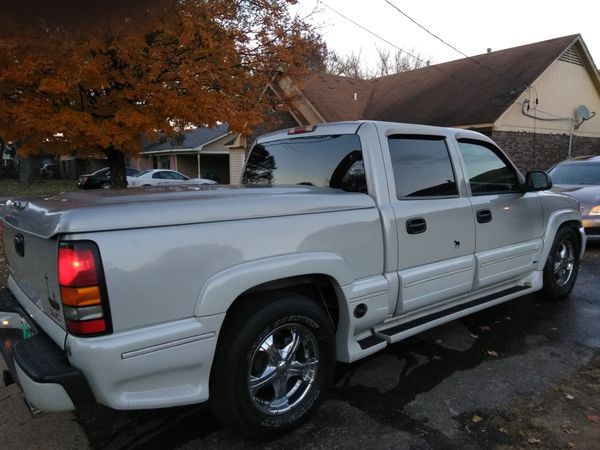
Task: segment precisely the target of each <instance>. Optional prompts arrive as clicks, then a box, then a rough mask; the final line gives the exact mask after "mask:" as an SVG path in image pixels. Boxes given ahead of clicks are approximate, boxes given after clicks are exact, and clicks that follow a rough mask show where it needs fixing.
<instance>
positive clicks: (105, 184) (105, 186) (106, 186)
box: [100, 181, 110, 189]
mask: <svg viewBox="0 0 600 450" xmlns="http://www.w3.org/2000/svg"><path fill="white" fill-rule="evenodd" d="M100 187H101V188H102V189H110V181H105V182H103V183H102V184H101V185H100Z"/></svg>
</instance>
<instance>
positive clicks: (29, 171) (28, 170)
mask: <svg viewBox="0 0 600 450" xmlns="http://www.w3.org/2000/svg"><path fill="white" fill-rule="evenodd" d="M31 183H33V161H32V160H31V157H30V156H27V157H25V158H22V157H19V186H22V187H26V186H29V185H30V184H31Z"/></svg>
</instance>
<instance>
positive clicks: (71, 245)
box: [58, 241, 111, 336]
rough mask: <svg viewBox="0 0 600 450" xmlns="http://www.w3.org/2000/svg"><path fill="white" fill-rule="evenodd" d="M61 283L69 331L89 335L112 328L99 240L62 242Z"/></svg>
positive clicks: (60, 250) (59, 271)
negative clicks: (98, 245)
mask: <svg viewBox="0 0 600 450" xmlns="http://www.w3.org/2000/svg"><path fill="white" fill-rule="evenodd" d="M58 283H59V285H60V292H61V301H62V305H63V314H64V316H65V324H66V326H67V330H69V332H71V333H73V334H77V335H80V336H89V335H98V334H103V333H106V332H110V331H111V328H110V323H109V319H110V314H109V311H108V299H107V295H106V287H105V284H104V274H103V272H102V264H101V261H100V253H99V252H98V248H97V246H96V244H94V243H93V242H90V241H70V242H61V244H60V247H59V249H58Z"/></svg>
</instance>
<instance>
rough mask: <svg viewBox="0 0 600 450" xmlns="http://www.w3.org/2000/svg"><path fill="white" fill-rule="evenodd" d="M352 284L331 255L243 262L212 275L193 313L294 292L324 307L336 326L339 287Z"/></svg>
mask: <svg viewBox="0 0 600 450" xmlns="http://www.w3.org/2000/svg"><path fill="white" fill-rule="evenodd" d="M352 282H353V276H352V272H351V271H350V268H349V267H348V265H347V264H346V261H345V260H344V259H343V258H342V257H341V256H339V255H336V254H330V253H303V254H294V255H282V256H277V257H273V258H267V259H262V260H255V261H250V262H246V263H243V264H240V265H237V266H234V267H231V268H228V269H226V270H224V271H223V272H220V273H218V274H216V275H213V276H212V277H211V278H210V279H209V280H208V281H207V282H206V283H205V284H204V286H203V287H202V289H201V291H200V295H199V296H198V300H197V302H196V307H195V310H194V314H195V315H196V316H199V317H202V316H210V315H215V314H223V313H228V312H230V311H232V307H235V305H237V304H239V302H243V301H244V300H245V299H247V298H249V297H250V296H251V294H256V293H258V292H261V291H275V290H282V291H286V290H287V291H293V292H295V293H298V294H301V295H304V296H306V297H309V298H312V299H314V300H316V301H318V302H319V304H321V305H323V306H324V307H325V309H326V311H327V312H328V313H329V314H330V317H331V318H332V321H333V323H334V325H337V320H338V309H339V302H341V301H345V298H343V293H342V289H341V288H342V287H343V286H346V285H348V284H351V283H352Z"/></svg>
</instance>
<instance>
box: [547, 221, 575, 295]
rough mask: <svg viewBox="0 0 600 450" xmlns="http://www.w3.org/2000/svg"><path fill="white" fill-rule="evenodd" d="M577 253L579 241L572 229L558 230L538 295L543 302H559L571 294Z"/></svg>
mask: <svg viewBox="0 0 600 450" xmlns="http://www.w3.org/2000/svg"><path fill="white" fill-rule="evenodd" d="M579 251H580V245H579V239H578V238H577V234H576V233H575V231H574V230H573V228H571V227H568V226H562V227H561V228H559V230H558V232H557V233H556V236H555V238H554V243H553V244H552V248H551V249H550V254H549V255H548V259H547V261H546V265H545V266H544V287H543V288H542V290H541V291H540V294H541V296H542V297H543V298H544V299H545V300H551V301H557V300H561V299H563V298H565V297H567V296H568V295H569V294H570V293H571V291H572V290H573V286H575V281H576V280H577V274H578V273H579V263H580V260H579Z"/></svg>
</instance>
